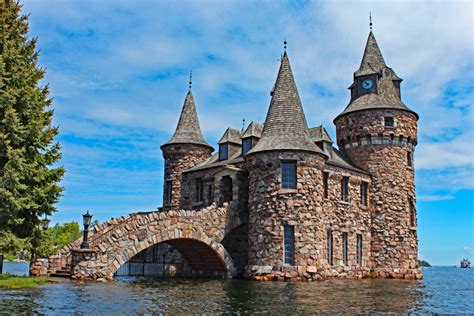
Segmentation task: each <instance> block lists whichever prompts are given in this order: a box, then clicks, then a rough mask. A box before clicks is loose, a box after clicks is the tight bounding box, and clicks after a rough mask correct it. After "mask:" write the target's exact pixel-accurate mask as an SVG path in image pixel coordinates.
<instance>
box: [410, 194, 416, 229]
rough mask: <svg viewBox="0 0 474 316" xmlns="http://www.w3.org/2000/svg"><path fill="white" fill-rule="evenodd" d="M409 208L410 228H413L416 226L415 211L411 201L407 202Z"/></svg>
mask: <svg viewBox="0 0 474 316" xmlns="http://www.w3.org/2000/svg"><path fill="white" fill-rule="evenodd" d="M408 204H409V207H410V226H411V227H414V226H416V210H415V203H413V200H412V199H410V201H409V202H408Z"/></svg>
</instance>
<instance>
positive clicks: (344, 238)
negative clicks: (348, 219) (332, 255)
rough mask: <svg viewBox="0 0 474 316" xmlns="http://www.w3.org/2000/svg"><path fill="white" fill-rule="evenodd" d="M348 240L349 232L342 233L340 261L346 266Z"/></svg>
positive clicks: (347, 261) (347, 262) (347, 260)
mask: <svg viewBox="0 0 474 316" xmlns="http://www.w3.org/2000/svg"><path fill="white" fill-rule="evenodd" d="M348 242H349V234H348V233H347V232H343V233H342V263H343V264H344V265H345V266H347V265H348V264H349V253H348V247H347V245H348Z"/></svg>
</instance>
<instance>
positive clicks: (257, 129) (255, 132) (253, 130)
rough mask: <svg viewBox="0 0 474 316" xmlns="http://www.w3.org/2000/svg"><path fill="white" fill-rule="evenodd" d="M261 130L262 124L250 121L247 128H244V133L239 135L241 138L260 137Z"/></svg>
mask: <svg viewBox="0 0 474 316" xmlns="http://www.w3.org/2000/svg"><path fill="white" fill-rule="evenodd" d="M262 130H263V124H259V123H255V122H253V121H252V122H251V123H250V124H249V126H248V127H247V129H246V130H245V132H244V134H243V135H242V136H241V138H247V137H257V138H260V137H262Z"/></svg>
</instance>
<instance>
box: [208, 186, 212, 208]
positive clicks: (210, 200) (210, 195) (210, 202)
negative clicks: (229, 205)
mask: <svg viewBox="0 0 474 316" xmlns="http://www.w3.org/2000/svg"><path fill="white" fill-rule="evenodd" d="M207 202H208V203H209V204H212V202H213V201H212V185H210V184H209V185H208V186H207Z"/></svg>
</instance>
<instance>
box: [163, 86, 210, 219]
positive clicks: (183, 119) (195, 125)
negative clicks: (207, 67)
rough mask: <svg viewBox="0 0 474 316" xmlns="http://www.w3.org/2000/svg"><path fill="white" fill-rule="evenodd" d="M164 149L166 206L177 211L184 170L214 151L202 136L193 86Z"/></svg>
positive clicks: (202, 160)
mask: <svg viewBox="0 0 474 316" xmlns="http://www.w3.org/2000/svg"><path fill="white" fill-rule="evenodd" d="M190 88H191V87H190ZM161 150H162V151H163V158H164V160H165V176H164V190H163V209H164V210H177V209H179V208H180V204H181V201H180V200H181V182H182V173H183V171H184V170H186V169H189V168H191V167H194V166H196V165H198V164H200V163H202V162H204V161H205V160H207V159H209V158H210V157H211V154H212V152H213V151H214V149H213V148H212V146H210V145H209V144H208V143H207V142H206V141H205V140H204V137H203V136H202V133H201V128H200V126H199V120H198V116H197V111H196V105H195V102H194V98H193V94H192V92H191V89H190V90H189V91H188V94H187V95H186V99H185V100H184V105H183V109H182V111H181V116H180V117H179V121H178V126H177V127H176V131H175V132H174V135H173V137H171V139H170V140H169V141H167V142H166V143H164V144H163V145H162V146H161Z"/></svg>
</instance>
